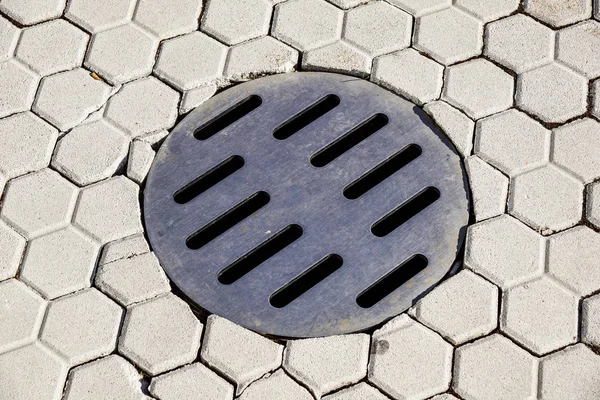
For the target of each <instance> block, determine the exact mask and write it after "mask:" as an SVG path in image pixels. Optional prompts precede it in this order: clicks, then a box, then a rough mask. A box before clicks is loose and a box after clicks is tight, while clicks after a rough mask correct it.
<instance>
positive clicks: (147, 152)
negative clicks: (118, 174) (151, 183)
mask: <svg viewBox="0 0 600 400" xmlns="http://www.w3.org/2000/svg"><path fill="white" fill-rule="evenodd" d="M154 156H156V153H155V152H154V150H153V149H152V146H151V145H150V143H147V142H144V141H142V140H134V141H133V142H132V143H131V146H130V150H129V159H128V160H127V176H128V177H129V179H131V180H132V181H134V182H136V183H138V184H140V183H142V182H143V181H144V180H146V176H147V175H148V171H150V167H151V166H152V161H154Z"/></svg>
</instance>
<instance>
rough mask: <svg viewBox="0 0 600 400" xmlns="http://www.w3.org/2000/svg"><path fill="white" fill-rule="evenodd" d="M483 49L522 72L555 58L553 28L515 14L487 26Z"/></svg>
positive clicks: (490, 55) (492, 57)
mask: <svg viewBox="0 0 600 400" xmlns="http://www.w3.org/2000/svg"><path fill="white" fill-rule="evenodd" d="M483 53H484V54H485V55H486V56H488V57H489V58H491V59H492V60H494V61H496V62H498V63H500V64H502V65H504V66H505V67H508V68H510V69H512V70H513V71H515V72H516V73H519V74H520V73H523V72H525V71H528V70H530V69H534V68H536V67H539V66H542V65H544V64H548V63H549V62H551V61H552V59H553V58H554V32H553V31H552V30H551V29H550V28H548V27H546V26H544V25H542V24H540V23H539V22H537V21H536V20H534V19H533V18H531V17H528V16H526V15H523V14H516V15H513V16H510V17H508V18H504V19H501V20H499V21H495V22H492V23H491V24H488V25H487V26H486V30H485V47H484V49H483Z"/></svg>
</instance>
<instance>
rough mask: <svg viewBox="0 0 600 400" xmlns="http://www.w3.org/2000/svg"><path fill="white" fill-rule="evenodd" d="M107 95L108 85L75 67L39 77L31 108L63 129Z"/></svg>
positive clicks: (74, 123)
mask: <svg viewBox="0 0 600 400" xmlns="http://www.w3.org/2000/svg"><path fill="white" fill-rule="evenodd" d="M109 94H110V86H109V85H107V84H106V83H104V82H102V81H98V80H96V79H94V78H93V77H92V76H91V75H90V73H89V72H88V71H86V70H85V69H83V68H76V69H72V70H70V71H64V72H60V73H58V74H55V75H51V76H47V77H45V78H44V79H42V81H41V83H40V88H39V90H38V95H37V97H36V99H35V102H34V103H33V106H32V110H33V111H34V112H35V113H36V114H38V115H39V116H40V117H42V118H44V119H46V120H47V121H49V122H50V123H51V124H53V125H54V126H56V127H57V128H58V129H60V130H61V131H66V130H68V129H71V128H73V127H74V126H76V125H78V124H79V123H80V122H82V121H83V120H84V119H85V118H86V117H87V116H88V115H89V114H90V113H92V112H93V111H95V110H97V109H98V108H100V106H102V105H103V104H104V102H106V99H107V98H108V95H109Z"/></svg>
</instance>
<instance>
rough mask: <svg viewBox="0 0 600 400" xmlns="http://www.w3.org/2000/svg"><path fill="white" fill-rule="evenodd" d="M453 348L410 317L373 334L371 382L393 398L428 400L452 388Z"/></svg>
mask: <svg viewBox="0 0 600 400" xmlns="http://www.w3.org/2000/svg"><path fill="white" fill-rule="evenodd" d="M451 364H452V346H451V345H450V344H449V343H447V342H446V341H444V340H443V339H442V338H441V337H440V336H439V335H438V334H437V333H435V332H433V331H431V330H429V329H428V328H426V327H424V326H423V325H421V324H419V323H418V322H416V321H414V320H413V319H411V318H410V317H408V316H407V315H406V314H404V315H400V316H399V317H396V318H394V319H393V320H392V321H390V322H388V323H387V324H385V325H384V326H383V327H382V328H380V329H378V330H376V331H375V332H374V333H373V348H372V349H371V359H370V362H369V373H368V379H369V381H370V382H371V383H373V384H374V385H375V386H377V387H379V388H380V389H381V390H382V391H383V392H384V393H387V394H388V395H389V396H391V397H393V398H402V399H417V398H419V399H425V398H427V397H430V396H433V395H435V394H437V393H440V392H444V391H446V390H447V389H448V386H449V385H450V377H451V371H450V369H451V367H452V366H451Z"/></svg>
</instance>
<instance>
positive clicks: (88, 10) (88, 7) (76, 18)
mask: <svg viewBox="0 0 600 400" xmlns="http://www.w3.org/2000/svg"><path fill="white" fill-rule="evenodd" d="M135 5H136V1H135V0H104V1H103V2H102V7H100V8H99V7H98V4H97V2H96V1H95V0H70V1H69V3H68V4H67V9H66V10H65V18H67V19H68V20H70V21H72V22H74V23H76V24H77V25H79V26H81V27H82V28H83V29H85V30H86V31H88V32H91V33H96V32H100V31H103V30H106V29H110V28H114V27H116V26H119V25H122V24H124V23H125V22H127V21H128V20H130V19H131V16H132V15H133V10H134V9H135Z"/></svg>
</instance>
